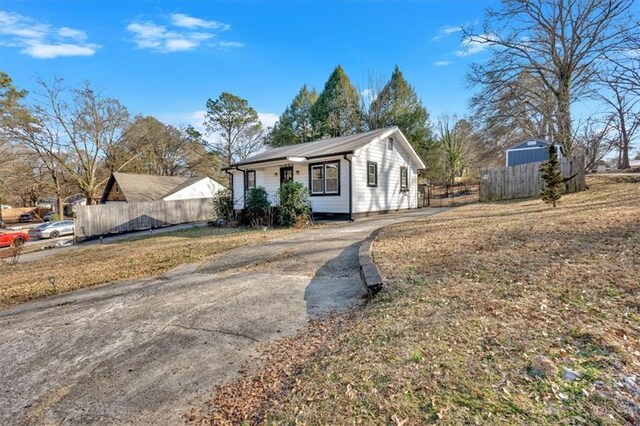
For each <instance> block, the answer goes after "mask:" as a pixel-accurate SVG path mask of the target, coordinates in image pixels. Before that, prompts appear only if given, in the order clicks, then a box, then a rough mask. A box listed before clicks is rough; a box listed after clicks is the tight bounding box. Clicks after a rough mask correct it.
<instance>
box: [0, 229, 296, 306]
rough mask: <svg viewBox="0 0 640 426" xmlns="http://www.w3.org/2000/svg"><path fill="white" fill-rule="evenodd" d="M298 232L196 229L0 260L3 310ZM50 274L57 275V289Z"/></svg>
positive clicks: (153, 274)
mask: <svg viewBox="0 0 640 426" xmlns="http://www.w3.org/2000/svg"><path fill="white" fill-rule="evenodd" d="M294 231H295V230H289V229H278V230H268V231H263V230H247V229H242V228H234V229H221V228H193V229H190V230H186V231H178V232H172V233H166V234H161V235H156V236H150V237H144V238H137V239H128V240H122V241H119V242H115V243H109V244H94V245H87V246H86V247H84V248H76V249H71V250H68V251H64V252H61V253H56V254H53V255H51V256H49V257H47V258H44V259H42V260H36V261H32V262H24V263H18V264H17V265H6V264H4V263H3V262H2V261H0V309H3V308H7V307H9V306H12V305H16V304H19V303H23V302H25V301H27V300H32V299H37V298H41V297H46V296H50V295H52V294H58V293H64V292H67V291H72V290H77V289H80V288H84V287H90V286H94V285H98V284H103V283H109V282H114V281H118V280H123V279H128V278H142V277H151V276H157V275H160V274H162V273H164V272H167V271H168V270H170V269H172V268H174V267H176V266H178V265H181V264H184V263H192V262H199V261H202V260H204V259H206V258H208V257H211V256H213V255H215V254H218V253H221V252H224V251H227V250H231V249H233V248H236V247H240V246H244V245H249V244H258V243H260V242H262V241H264V240H266V239H268V238H273V237H277V236H280V235H284V234H286V233H290V232H294ZM50 277H55V288H54V286H53V285H52V284H51V282H50V281H49V278H50Z"/></svg>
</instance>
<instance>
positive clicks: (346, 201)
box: [228, 157, 351, 219]
mask: <svg viewBox="0 0 640 426" xmlns="http://www.w3.org/2000/svg"><path fill="white" fill-rule="evenodd" d="M228 173H230V174H232V176H233V182H232V188H233V200H234V207H235V209H236V210H242V209H243V208H245V207H246V204H245V195H246V193H247V191H248V190H249V189H251V188H256V187H262V188H264V190H265V191H266V192H267V194H268V197H269V201H270V202H271V205H272V206H279V205H280V196H279V190H280V186H282V185H283V184H284V183H286V182H289V181H294V182H299V183H301V184H303V185H304V186H305V187H307V188H309V192H310V200H311V208H312V212H313V214H314V217H326V218H334V217H341V218H345V219H346V218H349V217H350V187H351V185H350V161H349V160H347V159H345V158H344V157H328V158H322V159H306V158H305V159H303V158H300V159H295V161H294V160H293V159H286V160H282V161H271V162H268V163H258V164H252V165H243V166H240V167H237V168H233V169H230V170H228Z"/></svg>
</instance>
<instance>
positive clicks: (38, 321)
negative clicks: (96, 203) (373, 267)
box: [0, 209, 440, 424]
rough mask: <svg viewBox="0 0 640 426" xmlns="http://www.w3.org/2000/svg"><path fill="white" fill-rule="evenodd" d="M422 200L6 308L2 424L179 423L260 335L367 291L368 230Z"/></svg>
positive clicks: (297, 324)
mask: <svg viewBox="0 0 640 426" xmlns="http://www.w3.org/2000/svg"><path fill="white" fill-rule="evenodd" d="M438 211H440V210H439V209H423V210H416V211H412V212H409V213H402V214H393V215H386V216H379V217H376V218H370V219H365V220H361V221H357V222H355V223H351V224H341V225H332V226H327V227H323V228H321V229H312V230H309V231H304V232H301V233H297V234H293V235H289V236H287V237H283V238H278V239H274V240H270V241H268V242H266V243H264V244H261V245H259V246H253V247H243V248H239V249H235V250H232V251H229V252H226V253H223V254H221V255H218V256H216V257H215V258H212V259H211V260H210V261H209V262H207V263H204V264H199V265H184V266H181V267H179V268H177V269H175V270H173V271H171V272H170V273H168V274H166V275H165V276H162V277H158V278H152V279H144V280H135V281H126V282H120V283H117V284H110V285H103V286H100V287H95V288H91V289H85V290H80V291H76V292H73V293H68V294H65V295H60V296H56V297H51V298H48V299H44V300H40V301H35V302H31V303H26V304H23V305H20V306H18V307H15V308H12V309H9V310H5V311H2V312H0V365H1V366H2V368H0V424H23V423H39V424H41V423H46V424H48V423H56V424H60V423H65V424H80V423H81V424H85V423H104V424H114V423H118V424H152V423H153V424H158V423H161V424H167V423H169V424H175V423H179V422H180V421H181V418H180V416H181V415H182V414H184V413H185V412H186V411H188V410H189V408H190V403H193V402H196V403H197V402H198V401H202V400H203V399H205V398H207V397H208V396H209V395H210V391H211V389H212V387H213V386H214V385H216V384H219V383H222V382H224V381H228V380H232V379H234V378H236V377H238V376H239V373H238V370H239V368H240V367H241V364H242V363H243V362H244V361H247V360H250V359H251V357H252V356H253V355H255V354H256V348H257V347H258V345H259V344H260V343H261V342H266V341H269V340H272V339H277V338H279V337H283V336H287V335H293V334H295V333H297V332H298V331H300V330H301V329H302V328H304V327H305V325H306V324H307V323H308V321H310V320H313V319H316V318H320V317H322V316H324V315H326V314H328V313H330V312H334V311H340V310H344V309H348V308H349V307H351V306H353V305H355V304H357V303H360V302H361V301H362V297H363V295H364V287H363V285H362V283H361V281H360V277H359V270H358V263H357V262H358V260H357V258H358V257H357V252H358V247H359V245H360V242H361V241H362V240H363V239H365V238H366V237H367V236H368V235H369V234H370V233H371V232H372V231H373V230H375V229H377V228H380V227H382V226H385V225H390V224H394V223H399V222H402V221H407V220H412V219H416V218H418V217H423V216H427V215H430V214H434V213H437V212H438Z"/></svg>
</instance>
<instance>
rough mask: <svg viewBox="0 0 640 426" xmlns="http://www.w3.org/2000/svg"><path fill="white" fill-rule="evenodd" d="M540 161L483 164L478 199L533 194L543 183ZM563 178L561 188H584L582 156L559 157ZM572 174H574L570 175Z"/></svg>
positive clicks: (573, 190)
mask: <svg viewBox="0 0 640 426" xmlns="http://www.w3.org/2000/svg"><path fill="white" fill-rule="evenodd" d="M541 165H542V162H537V163H528V164H521V165H519V166H514V167H494V168H484V169H482V170H481V172H480V201H497V200H511V199H514V198H527V197H537V196H538V195H540V191H542V188H543V187H544V182H543V180H542V173H540V166H541ZM560 170H561V171H562V176H564V178H565V179H567V178H570V177H572V176H573V178H572V179H570V180H568V181H567V182H566V184H565V192H578V191H584V190H585V170H584V156H577V157H567V158H561V159H560ZM574 175H575V176H574Z"/></svg>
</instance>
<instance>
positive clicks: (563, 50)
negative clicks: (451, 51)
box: [465, 0, 637, 154]
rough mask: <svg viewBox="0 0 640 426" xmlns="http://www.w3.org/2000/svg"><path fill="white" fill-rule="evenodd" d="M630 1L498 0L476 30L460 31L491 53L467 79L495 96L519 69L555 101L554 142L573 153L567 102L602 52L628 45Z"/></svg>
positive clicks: (590, 78) (583, 86)
mask: <svg viewBox="0 0 640 426" xmlns="http://www.w3.org/2000/svg"><path fill="white" fill-rule="evenodd" d="M633 3H634V0H503V2H502V7H501V8H500V9H489V10H487V13H486V20H485V23H484V25H483V28H482V31H481V32H472V31H469V30H465V41H466V42H467V44H468V45H483V44H484V45H487V46H488V47H489V49H490V50H491V51H492V56H491V58H490V59H489V61H488V62H486V63H477V64H474V65H473V68H472V71H471V73H470V75H469V79H470V81H471V82H472V83H474V84H479V85H481V86H482V88H483V96H485V97H487V98H489V99H494V100H497V99H498V98H499V97H500V95H501V94H503V93H504V92H505V90H507V89H508V85H510V84H513V82H515V81H517V80H518V78H519V77H520V76H521V74H522V73H523V72H526V73H529V74H530V75H531V76H532V77H533V78H535V79H536V80H538V81H539V82H540V83H541V85H542V87H543V88H544V89H545V91H548V92H549V93H550V94H551V95H552V96H553V100H554V105H553V115H554V122H555V126H556V130H555V132H556V135H557V136H556V141H557V142H558V143H560V144H561V145H562V146H563V148H564V150H565V152H566V153H568V154H571V153H572V151H573V129H572V117H571V106H572V104H573V103H574V101H575V100H576V99H577V98H578V97H580V96H583V95H585V94H586V93H587V92H588V90H589V88H590V87H591V86H592V84H593V83H594V81H595V79H596V77H597V73H598V67H599V64H600V63H601V59H602V58H603V57H604V55H605V53H606V54H608V55H617V54H619V53H620V52H623V51H625V50H627V49H628V46H629V42H630V39H632V37H630V36H629V34H630V33H631V32H634V31H637V27H635V26H634V25H633V22H634V20H633V17H632V15H631V8H632V5H633Z"/></svg>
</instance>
